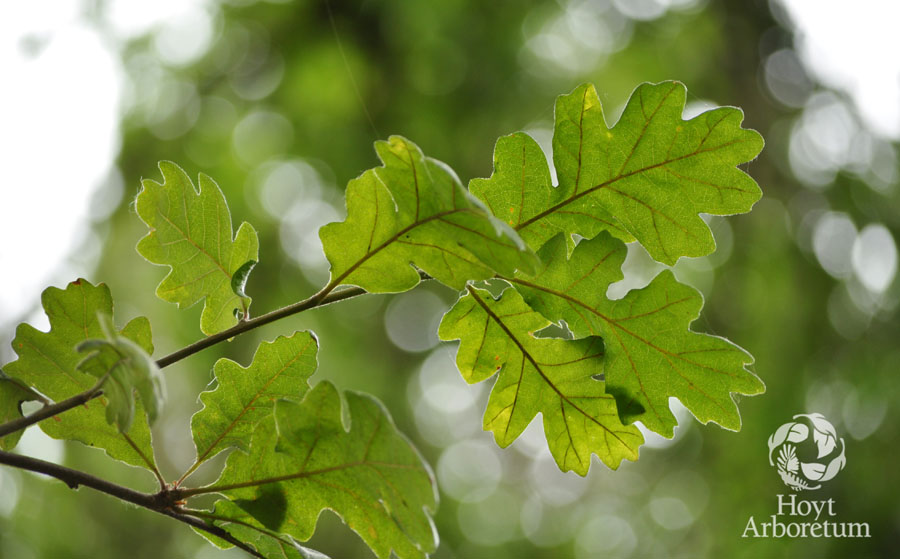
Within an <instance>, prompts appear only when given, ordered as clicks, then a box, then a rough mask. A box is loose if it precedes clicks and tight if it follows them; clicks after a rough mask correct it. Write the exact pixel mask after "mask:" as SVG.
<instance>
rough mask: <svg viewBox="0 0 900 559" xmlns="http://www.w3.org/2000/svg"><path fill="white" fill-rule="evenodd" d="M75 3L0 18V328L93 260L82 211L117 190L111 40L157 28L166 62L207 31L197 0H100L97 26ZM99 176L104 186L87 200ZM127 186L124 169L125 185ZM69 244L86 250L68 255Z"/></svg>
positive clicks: (100, 212)
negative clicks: (104, 30) (102, 24)
mask: <svg viewBox="0 0 900 559" xmlns="http://www.w3.org/2000/svg"><path fill="white" fill-rule="evenodd" d="M86 4H89V3H86V2H81V1H79V0H29V1H28V2H19V3H16V4H15V7H8V8H7V9H6V10H4V14H3V17H2V18H0V68H2V69H3V76H4V77H3V87H2V88H0V123H2V126H0V165H2V169H3V178H4V180H3V183H2V185H0V208H3V219H0V239H2V241H0V271H2V272H0V273H2V276H0V277H2V279H0V327H4V328H7V327H9V326H10V323H12V322H14V321H18V320H19V319H21V316H20V315H21V313H23V312H26V311H29V310H33V309H35V308H37V305H38V297H39V295H40V292H41V291H42V290H43V289H44V287H46V286H47V285H49V284H53V285H58V286H61V285H64V284H65V283H67V282H68V281H71V280H73V279H75V278H76V277H77V276H79V275H89V274H90V271H91V268H92V267H93V260H94V257H95V256H96V254H97V249H99V247H98V246H97V245H98V244H99V242H100V240H99V239H97V238H94V237H93V236H92V235H91V233H90V227H89V225H88V224H89V220H90V219H91V218H94V219H97V218H102V217H104V216H105V215H106V214H107V213H108V212H109V211H110V210H112V209H114V208H112V207H110V203H109V202H110V199H112V201H113V202H118V200H119V196H120V195H121V192H122V190H123V186H122V179H121V177H119V176H118V173H117V171H116V170H115V169H114V168H113V167H112V163H113V160H114V158H115V157H116V155H117V153H118V150H119V129H118V118H119V113H120V106H121V102H122V95H123V85H124V75H123V70H122V67H121V64H120V62H119V60H118V58H117V54H116V43H117V42H122V41H125V40H127V39H128V38H131V37H135V36H138V35H141V34H143V33H146V32H147V31H149V30H154V29H161V30H162V31H161V32H160V33H159V34H158V40H157V42H156V46H157V50H158V51H160V53H159V54H160V57H161V58H163V59H168V60H171V61H172V62H175V63H177V62H182V61H184V60H182V59H179V57H182V58H183V57H184V54H185V52H187V54H188V55H191V54H193V53H191V52H190V50H191V47H193V50H197V49H198V48H200V49H205V48H206V45H205V44H197V40H198V37H199V38H200V39H205V40H206V41H208V40H209V35H210V28H209V18H208V17H206V18H205V19H204V18H203V17H202V16H203V15H204V13H203V8H202V6H203V4H204V2H202V1H197V0H194V1H179V0H164V1H160V0H156V1H154V2H133V1H129V0H117V1H113V2H109V6H110V14H111V18H110V19H111V21H110V23H111V25H110V26H109V29H108V35H106V36H101V35H100V34H99V33H98V32H97V31H96V30H95V29H93V28H92V27H91V26H90V25H89V24H88V23H87V22H86V21H85V19H84V16H83V15H82V14H81V13H80V10H81V9H83V6H84V5H86ZM198 14H199V16H200V17H198ZM186 25H188V26H190V28H191V29H193V31H194V33H193V34H191V36H190V37H188V36H187V35H188V33H187V31H188V29H185V26H186ZM198 31H199V32H198ZM204 31H205V33H204ZM204 35H205V36H204ZM173 44H180V45H183V46H184V47H186V48H187V51H186V50H185V49H184V48H182V49H180V50H179V49H177V48H176V49H173V48H171V45H173ZM104 185H106V189H105V190H104V191H103V194H104V196H103V197H98V198H95V197H94V195H95V194H96V193H97V190H98V189H99V188H100V187H102V186H104ZM136 188H137V181H136V180H131V179H130V178H129V180H128V181H127V187H125V190H127V191H128V192H134V191H136ZM91 245H93V250H91V249H90V247H91ZM80 246H85V247H88V250H85V251H79V252H80V253H81V254H79V255H75V256H74V257H72V255H73V253H74V252H75V249H77V248H79V247H80ZM40 315H41V313H37V315H36V316H35V317H34V318H36V319H37V320H38V322H40V321H41V316H40Z"/></svg>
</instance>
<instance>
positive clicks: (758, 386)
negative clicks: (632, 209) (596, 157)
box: [509, 233, 765, 437]
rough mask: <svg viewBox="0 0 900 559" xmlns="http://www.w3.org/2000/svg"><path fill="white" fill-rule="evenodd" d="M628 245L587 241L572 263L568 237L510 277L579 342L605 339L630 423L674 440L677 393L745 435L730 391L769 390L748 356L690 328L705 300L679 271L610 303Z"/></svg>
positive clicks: (609, 379)
mask: <svg viewBox="0 0 900 559" xmlns="http://www.w3.org/2000/svg"><path fill="white" fill-rule="evenodd" d="M625 253H626V250H625V245H624V244H623V243H622V242H621V241H619V240H617V239H614V238H612V237H611V236H610V235H608V234H605V233H604V234H600V235H598V236H597V237H595V238H594V239H592V240H582V241H581V242H580V243H579V244H578V246H577V247H575V250H574V251H573V252H572V255H571V257H570V258H567V250H566V245H565V241H564V240H563V238H562V237H561V236H560V237H556V238H554V239H553V240H551V241H550V242H548V243H547V244H545V245H544V247H543V248H542V249H541V250H540V252H539V253H538V254H539V256H540V258H541V261H542V266H541V269H540V270H539V271H538V273H537V274H536V275H534V276H526V275H525V274H517V275H516V276H515V277H514V278H511V279H510V280H509V281H510V282H512V283H513V285H515V287H516V289H517V290H518V291H519V292H520V293H521V294H522V297H523V298H524V299H525V302H527V303H528V305H530V306H531V307H532V308H534V309H535V310H537V311H539V312H540V313H541V314H543V315H544V316H545V317H547V318H548V319H550V320H554V321H556V320H564V321H565V322H566V324H567V325H568V327H569V329H570V330H571V331H572V332H573V333H574V334H575V336H576V337H586V339H592V337H593V336H602V337H603V340H604V344H605V348H606V356H605V360H606V365H605V375H606V386H607V391H608V392H610V393H612V394H614V395H615V396H616V400H617V401H618V404H619V413H620V414H621V416H622V417H623V419H624V420H625V421H626V422H628V423H631V422H633V421H638V420H639V421H641V423H643V424H644V425H645V426H646V427H647V428H648V429H650V430H652V431H656V432H657V433H660V434H662V435H664V436H666V437H671V436H672V435H673V433H674V427H675V425H676V421H675V417H674V416H673V415H672V413H671V411H670V410H669V397H672V396H674V397H676V398H678V399H679V400H681V402H682V403H683V404H684V405H685V406H686V407H687V408H688V409H689V410H691V412H692V413H693V414H694V416H695V417H697V419H699V420H700V421H701V422H703V423H708V422H709V421H714V422H716V423H718V424H719V425H721V426H722V427H725V428H727V429H732V430H739V429H740V427H741V418H740V414H739V413H738V409H737V405H736V404H735V402H734V400H733V399H732V397H731V394H733V393H736V394H748V395H751V394H759V393H761V392H763V391H764V390H765V385H763V383H762V381H761V380H760V379H759V378H758V377H757V376H756V375H754V374H753V373H751V372H750V371H748V370H747V369H746V368H745V366H746V365H749V364H750V363H752V362H753V358H752V357H751V356H750V354H748V353H747V352H746V351H744V350H743V349H741V348H740V347H738V346H736V345H734V344H733V343H731V342H729V341H728V340H726V339H724V338H720V337H718V336H710V335H708V334H700V333H697V332H693V331H692V330H691V329H690V324H691V323H692V322H693V321H694V320H695V319H696V318H697V317H698V316H699V314H700V308H701V307H702V306H703V297H702V296H701V295H700V294H699V293H698V292H697V291H695V290H694V289H693V288H691V287H688V286H686V285H683V284H681V283H679V282H678V281H677V280H676V279H675V276H674V275H673V274H672V272H671V271H669V270H665V271H663V272H661V273H660V274H659V275H658V276H656V278H654V279H653V281H651V282H650V285H648V286H647V287H644V288H643V289H635V290H632V291H630V292H628V294H627V295H626V296H625V297H624V298H623V299H621V300H615V301H612V300H609V299H607V298H606V291H607V288H608V287H609V285H610V284H611V283H613V282H615V281H618V280H620V279H622V273H621V270H620V268H621V266H622V262H623V261H624V260H625Z"/></svg>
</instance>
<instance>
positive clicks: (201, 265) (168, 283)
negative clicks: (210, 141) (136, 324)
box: [135, 161, 259, 335]
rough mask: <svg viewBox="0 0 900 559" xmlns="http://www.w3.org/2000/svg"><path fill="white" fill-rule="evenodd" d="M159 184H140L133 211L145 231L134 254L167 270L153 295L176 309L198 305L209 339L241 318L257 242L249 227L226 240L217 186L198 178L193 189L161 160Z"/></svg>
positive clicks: (227, 215)
mask: <svg viewBox="0 0 900 559" xmlns="http://www.w3.org/2000/svg"><path fill="white" fill-rule="evenodd" d="M159 170H160V171H161V172H162V176H163V182H162V183H161V184H160V183H158V182H156V181H154V180H151V179H145V180H143V181H142V183H141V184H142V186H143V188H142V189H141V191H140V193H139V194H138V196H137V200H136V202H135V208H136V210H137V214H138V216H139V217H140V218H141V220H142V221H143V222H144V223H146V224H147V226H148V227H149V228H150V232H149V233H148V234H147V235H146V236H145V237H144V238H143V239H141V240H140V242H138V245H137V251H138V253H140V254H141V256H143V257H144V258H146V259H147V260H148V261H150V262H152V263H153V264H159V265H163V266H168V267H169V268H170V271H169V273H168V275H166V277H165V278H164V279H163V280H162V282H161V283H160V284H159V287H157V289H156V295H157V296H158V297H159V298H160V299H162V300H164V301H169V302H170V303H175V304H177V305H178V306H179V307H190V306H192V305H194V304H196V303H197V302H199V301H200V300H203V301H204V303H203V313H202V314H201V315H200V330H201V331H202V332H203V333H204V334H206V335H211V334H215V333H217V332H221V331H222V330H225V329H227V328H229V327H231V326H234V325H235V324H236V323H237V322H238V320H239V319H241V318H243V317H246V316H247V313H248V310H249V307H250V301H251V299H250V297H247V296H246V294H245V293H244V285H245V283H246V281H247V277H248V275H249V273H250V270H251V269H252V268H253V266H254V265H255V264H256V262H257V260H258V259H259V240H258V239H257V236H256V231H255V230H254V229H253V226H251V225H250V224H249V223H247V222H244V223H241V226H240V227H239V228H238V231H237V235H235V236H234V238H233V239H232V226H231V212H230V211H229V210H228V205H227V203H226V202H225V196H224V195H223V194H222V191H221V190H220V189H219V186H218V185H217V184H216V183H215V182H214V181H213V180H212V179H211V178H209V177H208V176H206V175H204V174H202V173H201V174H200V178H199V183H198V184H199V186H200V188H199V190H197V189H195V188H194V184H193V183H192V182H191V179H190V177H188V175H187V173H185V172H184V171H183V170H182V169H181V168H180V167H178V166H177V165H175V164H174V163H172V162H169V161H161V162H160V163H159Z"/></svg>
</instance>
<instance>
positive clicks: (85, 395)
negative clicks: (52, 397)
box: [0, 382, 103, 437]
mask: <svg viewBox="0 0 900 559" xmlns="http://www.w3.org/2000/svg"><path fill="white" fill-rule="evenodd" d="M100 384H101V383H99V382H98V383H97V384H95V385H94V386H92V387H91V388H88V389H87V390H85V391H84V392H81V393H79V394H76V395H74V396H72V397H71V398H66V399H65V400H63V401H61V402H57V403H55V404H50V405H49V406H44V407H43V408H41V409H39V410H38V411H36V412H34V413H32V414H29V415H26V416H25V417H20V418H18V419H14V420H12V421H9V422H7V423H3V424H2V425H0V437H4V436H6V435H9V434H10V433H15V432H16V431H21V430H22V429H24V428H26V427H28V426H30V425H34V424H35V423H37V422H39V421H43V420H45V419H47V418H48V417H53V416H54V415H58V414H61V413H62V412H64V411H68V410H70V409H72V408H77V407H78V406H80V405H82V404H86V403H87V402H90V401H91V400H93V399H94V398H96V397H97V396H100V395H101V394H103V390H101V388H100Z"/></svg>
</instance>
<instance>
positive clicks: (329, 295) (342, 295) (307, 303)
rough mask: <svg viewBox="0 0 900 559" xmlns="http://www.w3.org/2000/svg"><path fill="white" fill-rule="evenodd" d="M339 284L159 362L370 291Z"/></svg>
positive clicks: (168, 362) (160, 364) (168, 361)
mask: <svg viewBox="0 0 900 559" xmlns="http://www.w3.org/2000/svg"><path fill="white" fill-rule="evenodd" d="M419 277H420V278H421V279H422V280H430V279H432V278H431V276H429V275H428V274H426V273H425V272H421V271H420V272H419ZM336 287H338V286H337V284H336V283H334V282H332V283H329V284H328V285H326V286H325V287H323V288H322V289H321V290H319V292H318V293H316V294H314V295H312V296H310V297H308V298H306V299H304V300H302V301H298V302H296V303H294V304H292V305H288V306H286V307H282V308H280V309H276V310H274V311H272V312H269V313H266V314H263V315H260V316H257V317H256V318H251V319H249V320H245V321H242V322H238V323H237V324H235V325H234V326H232V327H231V328H229V329H228V330H223V331H221V332H219V333H218V334H213V335H212V336H208V337H206V338H203V339H202V340H200V341H197V342H194V343H192V344H191V345H189V346H187V347H183V348H181V349H179V350H178V351H175V352H172V353H170V354H169V355H166V356H165V357H163V358H161V359H159V360H158V361H157V362H156V366H157V367H159V368H160V369H162V368H164V367H168V366H169V365H171V364H172V363H175V362H178V361H181V360H182V359H184V358H185V357H189V356H191V355H193V354H195V353H197V352H199V351H202V350H204V349H206V348H208V347H210V346H214V345H216V344H218V343H220V342H224V341H225V340H228V339H231V338H233V337H235V336H237V335H238V334H243V333H244V332H249V331H250V330H253V329H254V328H259V327H260V326H263V325H265V324H268V323H270V322H274V321H276V320H278V319H281V318H285V317H288V316H291V315H294V314H297V313H301V312H303V311H308V310H310V309H315V308H318V307H324V306H325V305H330V304H331V303H337V302H338V301H343V300H344V299H350V298H353V297H358V296H360V295H365V294H366V293H368V291H366V290H365V289H361V288H359V287H347V288H345V289H341V290H340V291H334V289H335V288H336Z"/></svg>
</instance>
